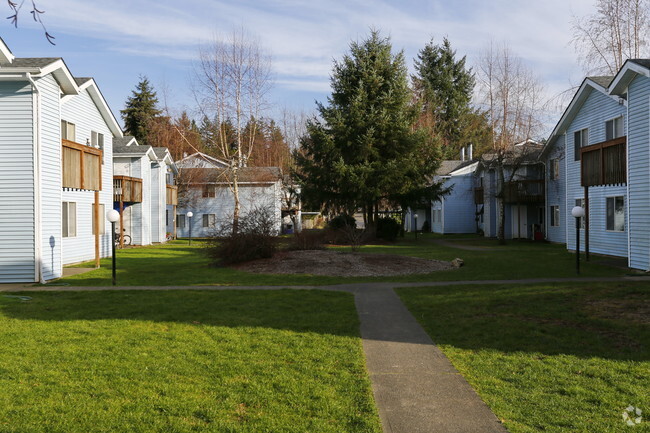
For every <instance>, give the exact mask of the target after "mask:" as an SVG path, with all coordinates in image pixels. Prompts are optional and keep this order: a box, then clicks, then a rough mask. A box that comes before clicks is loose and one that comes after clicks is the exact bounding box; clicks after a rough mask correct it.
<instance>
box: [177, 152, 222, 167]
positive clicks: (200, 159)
mask: <svg viewBox="0 0 650 433" xmlns="http://www.w3.org/2000/svg"><path fill="white" fill-rule="evenodd" d="M176 165H177V166H178V167H179V168H192V167H194V168H197V165H207V166H208V167H211V168H225V167H228V166H229V164H228V163H227V162H225V161H222V160H220V159H218V158H215V157H213V156H210V155H206V154H205V153H203V152H195V153H193V154H191V155H188V156H186V157H184V158H182V159H180V160H179V161H177V162H176Z"/></svg>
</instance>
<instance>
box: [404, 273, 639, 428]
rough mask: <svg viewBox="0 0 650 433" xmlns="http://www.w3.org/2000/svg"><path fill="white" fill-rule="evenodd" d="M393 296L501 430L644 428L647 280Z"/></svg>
mask: <svg viewBox="0 0 650 433" xmlns="http://www.w3.org/2000/svg"><path fill="white" fill-rule="evenodd" d="M398 293H399V295H400V296H401V298H402V299H403V300H404V302H405V303H406V305H407V306H408V308H409V309H410V310H411V312H412V313H413V314H414V316H415V317H416V318H417V319H418V320H419V321H420V323H421V324H422V325H423V326H424V328H425V329H426V330H427V332H428V333H429V335H430V336H431V338H432V339H433V341H434V342H435V343H436V344H438V345H439V346H440V348H441V349H442V350H443V352H444V353H445V354H446V355H447V356H448V357H449V358H450V359H451V361H452V362H453V364H454V365H455V366H456V368H457V369H458V370H459V371H460V372H461V373H462V374H463V376H465V377H466V378H467V380H468V381H469V382H470V384H472V386H473V387H474V389H476V390H477V392H478V393H479V394H480V395H481V397H482V398H483V400H484V401H485V402H486V403H487V404H488V405H489V406H490V407H491V408H492V410H493V411H494V412H495V413H496V415H497V416H498V417H499V418H500V419H501V420H502V421H503V422H504V423H505V425H506V427H507V428H508V430H509V431H510V432H511V433H529V432H542V431H543V432H571V433H579V432H583V433H595V432H598V433H606V432H612V433H613V432H616V433H619V432H624V431H628V429H629V431H634V432H650V392H649V391H650V284H648V283H636V284H633V283H620V284H618V283H610V284H584V283H583V284H572V285H567V284H556V285H537V286H526V287H521V286H512V285H509V286H484V287H477V286H472V287H469V286H463V287H439V288H429V289H399V290H398ZM629 405H632V406H635V407H638V408H640V409H641V410H642V411H643V413H644V418H645V420H644V421H643V422H642V423H641V424H639V425H637V426H636V427H634V428H631V427H628V426H626V425H625V424H624V423H623V418H622V413H623V410H624V409H625V408H626V407H628V406H629Z"/></svg>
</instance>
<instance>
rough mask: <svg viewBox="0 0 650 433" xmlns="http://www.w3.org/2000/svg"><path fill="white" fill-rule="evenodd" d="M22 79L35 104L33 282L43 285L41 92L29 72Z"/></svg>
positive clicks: (33, 109)
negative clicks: (28, 86)
mask: <svg viewBox="0 0 650 433" xmlns="http://www.w3.org/2000/svg"><path fill="white" fill-rule="evenodd" d="M23 78H24V79H25V78H26V79H27V81H29V82H30V83H31V85H32V89H33V93H35V94H36V103H35V104H34V105H33V106H32V120H33V123H34V126H33V128H34V129H33V131H34V132H33V134H34V253H35V257H34V258H35V269H34V277H35V280H36V281H38V282H39V283H41V284H45V279H44V278H43V266H42V264H43V233H42V232H43V227H42V222H41V122H40V115H41V91H40V90H39V88H38V86H37V85H36V81H34V78H32V75H31V74H30V73H29V72H26V73H25V75H24V76H23Z"/></svg>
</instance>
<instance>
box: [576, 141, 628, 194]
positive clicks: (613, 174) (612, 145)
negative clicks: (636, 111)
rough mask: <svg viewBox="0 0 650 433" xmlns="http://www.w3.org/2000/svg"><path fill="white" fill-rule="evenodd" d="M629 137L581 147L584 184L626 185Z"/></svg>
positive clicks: (581, 178)
mask: <svg viewBox="0 0 650 433" xmlns="http://www.w3.org/2000/svg"><path fill="white" fill-rule="evenodd" d="M626 146H627V137H619V138H615V139H613V140H608V141H603V142H602V143H597V144H592V145H591V146H585V147H583V148H581V149H580V180H581V184H582V186H601V185H625V184H626V183H627V161H626V159H627V158H626V155H625V153H626Z"/></svg>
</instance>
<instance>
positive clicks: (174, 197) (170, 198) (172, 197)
mask: <svg viewBox="0 0 650 433" xmlns="http://www.w3.org/2000/svg"><path fill="white" fill-rule="evenodd" d="M167 204H171V205H174V206H176V205H178V186H176V185H169V184H167Z"/></svg>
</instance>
